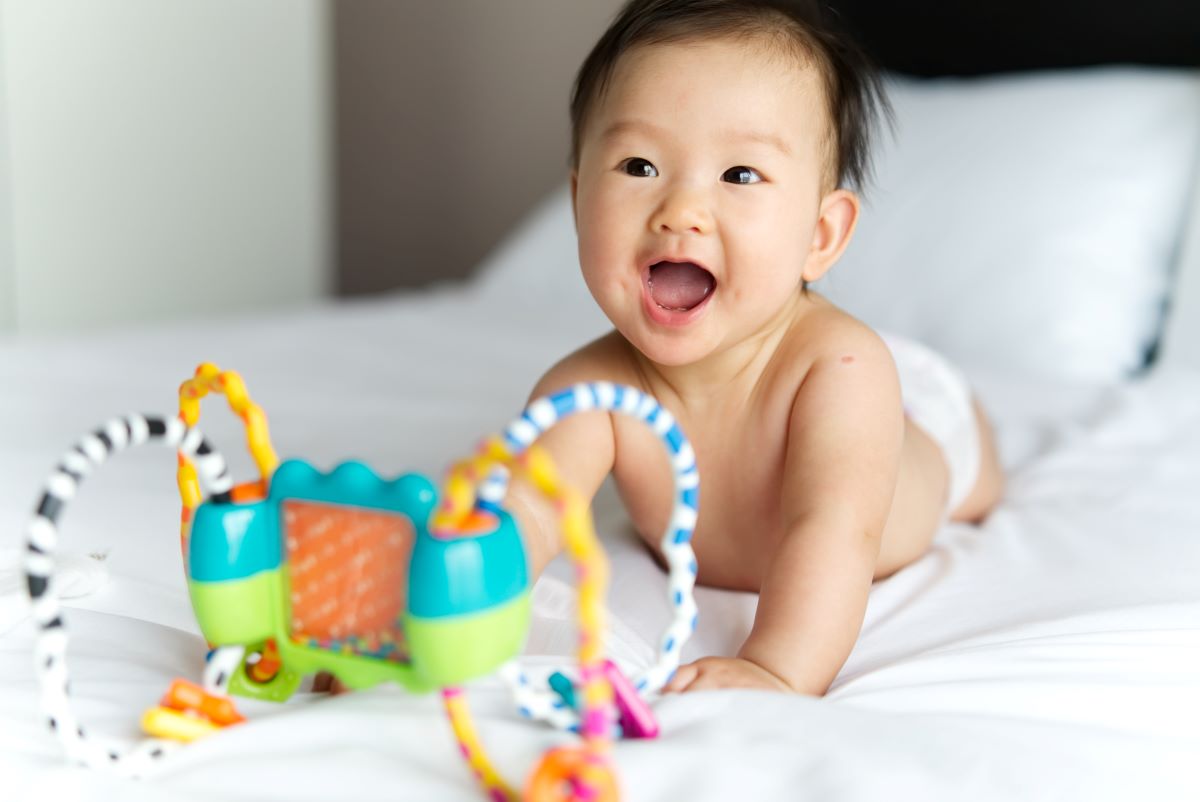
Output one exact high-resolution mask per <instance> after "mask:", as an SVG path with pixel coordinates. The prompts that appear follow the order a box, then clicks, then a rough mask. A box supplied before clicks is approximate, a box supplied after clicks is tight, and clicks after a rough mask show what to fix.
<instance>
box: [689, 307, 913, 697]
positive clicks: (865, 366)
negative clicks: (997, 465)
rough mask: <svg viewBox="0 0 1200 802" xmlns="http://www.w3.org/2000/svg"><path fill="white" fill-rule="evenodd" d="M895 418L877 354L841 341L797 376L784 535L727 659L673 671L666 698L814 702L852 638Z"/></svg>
mask: <svg viewBox="0 0 1200 802" xmlns="http://www.w3.org/2000/svg"><path fill="white" fill-rule="evenodd" d="M903 438H904V417H903V409H902V406H901V402H900V386H899V380H898V379H897V376H896V368H895V365H894V363H893V361H892V359H891V354H890V353H889V352H888V350H887V346H886V345H884V344H883V342H882V341H881V340H879V338H878V337H877V336H876V335H874V334H873V333H871V332H870V331H868V330H865V329H862V330H857V331H854V332H853V333H852V336H850V337H849V338H848V339H847V340H843V341H842V342H841V343H840V347H839V348H838V350H836V351H832V352H829V353H828V354H827V355H826V356H824V357H822V358H819V359H818V361H817V362H816V363H815V364H814V365H813V367H812V368H811V369H810V370H809V373H808V375H807V376H806V377H805V379H804V381H803V383H802V384H801V386H800V388H799V390H798V391H797V393H796V397H795V400H794V402H793V405H792V417H791V421H790V424H789V431H788V445H787V457H786V462H785V466H784V477H783V487H782V514H783V524H784V530H783V535H782V537H781V539H780V541H779V542H778V543H777V544H775V546H774V549H775V551H774V555H773V556H772V558H771V560H770V566H771V567H770V568H769V569H768V572H767V574H766V576H765V577H764V579H763V583H762V588H761V591H760V596H759V603H758V612H757V614H756V616H755V620H754V627H753V629H752V630H751V633H750V637H749V638H747V640H746V642H745V643H744V644H743V645H742V648H741V651H740V652H739V653H738V658H737V659H735V660H721V659H720V658H708V659H706V660H701V661H697V662H696V663H693V664H691V665H689V666H684V667H683V668H681V669H680V672H679V674H678V675H677V676H676V678H675V680H674V681H673V682H672V683H671V686H670V689H671V690H682V689H688V690H695V689H701V688H705V687H728V686H736V685H749V686H760V687H762V686H766V687H772V686H774V687H778V688H784V687H786V688H788V689H791V690H793V691H797V692H800V693H808V694H816V695H819V694H823V693H824V692H825V691H826V690H827V689H828V687H829V684H830V683H831V682H832V681H833V679H834V677H835V676H836V675H837V672H838V671H839V670H840V669H841V667H842V664H843V663H844V662H845V661H846V658H847V656H849V654H850V650H851V648H852V647H853V646H854V642H855V640H856V639H857V637H858V632H859V629H860V628H861V627H862V621H863V615H864V613H865V610H866V603H867V595H868V592H869V590H870V587H871V580H872V577H873V575H874V571H875V563H876V560H877V558H878V555H879V546H880V540H881V536H882V533H883V528H884V524H885V523H886V521H887V518H888V513H889V511H890V509H891V504H892V498H893V495H894V493H895V488H896V478H897V471H898V468H899V461H900V451H901V447H902V444H903Z"/></svg>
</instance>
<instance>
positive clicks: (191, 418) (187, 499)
mask: <svg viewBox="0 0 1200 802" xmlns="http://www.w3.org/2000/svg"><path fill="white" fill-rule="evenodd" d="M209 393H215V394H217V395H224V396H225V398H226V400H227V401H228V402H229V408H230V410H232V411H233V413H234V414H235V415H237V416H238V417H239V418H241V420H242V423H243V424H244V425H245V428H246V446H247V447H248V448H249V450H250V455H251V457H253V458H254V463H255V465H257V466H258V473H259V483H258V484H259V486H258V488H257V491H258V492H257V493H254V492H251V493H250V495H258V496H262V495H265V494H266V485H267V482H268V480H269V479H270V477H271V474H273V473H274V472H275V468H276V467H278V465H279V457H278V456H276V454H275V449H274V448H273V447H272V446H271V435H270V432H269V431H268V430H267V416H266V414H265V413H264V412H263V411H262V407H260V406H259V405H258V404H256V403H254V401H253V400H251V398H250V394H249V393H248V392H247V391H246V384H245V382H243V381H242V377H241V376H240V375H239V374H238V373H237V372H236V371H232V370H224V371H223V370H221V369H220V368H218V367H217V366H216V365H214V364H212V363H211V362H204V363H202V364H201V365H199V366H198V367H197V368H196V373H195V375H193V376H192V378H190V379H188V380H187V381H185V382H183V384H181V385H179V419H180V420H181V421H183V423H184V425H185V426H188V427H191V426H195V425H196V424H197V423H198V422H199V421H200V401H201V399H203V398H204V396H206V395H208V394H209ZM176 480H177V482H178V484H179V497H180V499H181V500H182V501H183V515H182V516H181V529H180V533H179V540H180V545H181V546H182V547H183V548H184V552H185V555H186V551H187V548H186V547H187V533H188V527H189V525H190V523H191V518H192V513H193V512H194V511H195V509H196V507H198V506H200V502H201V501H203V500H204V496H203V493H202V492H201V489H200V483H199V481H198V479H197V476H196V470H195V467H194V466H193V465H192V463H191V461H190V460H188V459H186V458H185V457H184V456H183V455H180V459H179V468H178V470H177V472H176ZM185 561H186V557H185Z"/></svg>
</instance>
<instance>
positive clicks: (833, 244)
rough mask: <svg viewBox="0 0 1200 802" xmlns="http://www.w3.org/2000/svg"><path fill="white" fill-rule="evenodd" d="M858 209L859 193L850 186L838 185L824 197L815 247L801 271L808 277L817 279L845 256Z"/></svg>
mask: <svg viewBox="0 0 1200 802" xmlns="http://www.w3.org/2000/svg"><path fill="white" fill-rule="evenodd" d="M858 209H859V204H858V196H857V195H855V194H854V193H853V192H851V191H850V190H848V189H835V190H834V191H833V192H830V193H829V194H828V195H826V196H825V197H824V198H822V199H821V213H820V216H819V217H818V218H817V225H816V227H815V228H814V229H813V240H812V247H811V248H809V251H808V259H807V260H805V262H804V270H803V272H802V274H801V275H803V277H804V280H805V281H809V282H812V281H816V280H817V279H819V278H820V277H821V276H823V275H825V273H826V272H828V270H829V268H831V267H833V265H834V263H835V262H837V260H838V259H839V258H840V257H841V255H842V251H844V250H846V246H847V245H849V244H850V237H851V235H853V234H854V226H855V225H856V224H857V223H858Z"/></svg>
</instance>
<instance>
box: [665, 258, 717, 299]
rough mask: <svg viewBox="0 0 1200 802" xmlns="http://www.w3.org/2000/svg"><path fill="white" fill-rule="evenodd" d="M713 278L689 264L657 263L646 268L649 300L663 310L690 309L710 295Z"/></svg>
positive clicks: (700, 268)
mask: <svg viewBox="0 0 1200 802" xmlns="http://www.w3.org/2000/svg"><path fill="white" fill-rule="evenodd" d="M713 284H714V281H713V277H712V274H711V273H709V272H708V271H707V270H705V269H704V268H702V267H698V266H696V265H694V264H692V263H691V262H682V263H676V262H659V263H658V264H656V265H654V266H653V267H651V268H650V297H651V298H653V299H654V303H656V304H658V305H659V306H661V307H663V308H665V309H680V310H686V309H691V308H692V307H694V306H696V304H698V303H700V302H701V301H703V300H704V299H705V297H706V296H707V295H708V294H709V293H710V292H712V289H713Z"/></svg>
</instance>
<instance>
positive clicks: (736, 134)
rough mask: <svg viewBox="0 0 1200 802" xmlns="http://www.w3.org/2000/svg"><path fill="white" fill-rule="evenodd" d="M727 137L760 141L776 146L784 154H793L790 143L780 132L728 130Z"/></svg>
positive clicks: (769, 145)
mask: <svg viewBox="0 0 1200 802" xmlns="http://www.w3.org/2000/svg"><path fill="white" fill-rule="evenodd" d="M725 138H726V139H731V140H737V139H740V140H742V141H746V142H758V143H759V144H762V145H767V146H768V147H772V148H775V149H776V150H778V151H779V152H780V153H782V154H783V155H784V156H791V155H792V149H791V148H790V147H788V143H787V142H785V141H784V139H783V137H781V136H779V135H778V134H771V133H767V132H765V131H739V130H728V131H726V132H725Z"/></svg>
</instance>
